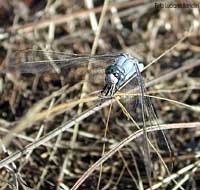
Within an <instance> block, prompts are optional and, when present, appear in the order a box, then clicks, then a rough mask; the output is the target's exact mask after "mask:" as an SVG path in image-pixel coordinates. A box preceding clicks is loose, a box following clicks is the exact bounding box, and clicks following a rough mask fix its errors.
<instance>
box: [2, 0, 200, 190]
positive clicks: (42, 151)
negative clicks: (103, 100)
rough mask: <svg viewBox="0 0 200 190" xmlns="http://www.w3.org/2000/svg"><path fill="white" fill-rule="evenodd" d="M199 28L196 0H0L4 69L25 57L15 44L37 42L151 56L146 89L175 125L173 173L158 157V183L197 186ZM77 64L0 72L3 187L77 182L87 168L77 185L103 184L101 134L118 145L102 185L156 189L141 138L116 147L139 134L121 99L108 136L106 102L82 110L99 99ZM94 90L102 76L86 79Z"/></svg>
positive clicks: (163, 119) (165, 120)
mask: <svg viewBox="0 0 200 190" xmlns="http://www.w3.org/2000/svg"><path fill="white" fill-rule="evenodd" d="M163 2H164V1H163ZM177 2H178V3H180V2H183V1H181V0H179V1H178V0H177V1H174V3H177ZM184 2H186V1H184ZM187 2H189V3H195V2H196V3H198V1H187ZM105 3H106V2H105ZM103 7H104V8H103ZM104 11H105V12H104ZM100 18H101V19H100ZM99 19H100V20H101V21H102V22H101V23H100V26H101V24H102V26H101V27H99V28H98V23H99ZM199 37H200V12H199V9H198V8H188V9H181V8H176V9H175V8H155V2H154V1H150V0H147V1H145V0H135V1H131V0H113V1H109V2H108V4H107V5H106V4H105V5H104V1H103V0H102V1H101V0H85V1H83V0H57V1H53V0H49V1H45V0H41V1H36V0H22V1H16V0H8V1H0V64H1V65H0V66H1V69H2V68H4V67H5V65H8V64H12V61H16V60H18V53H15V52H16V50H20V49H30V48H31V49H40V50H54V51H59V52H66V53H78V54H104V53H118V52H127V53H129V54H130V55H132V56H135V57H137V58H138V59H140V60H142V61H143V62H144V64H145V65H147V64H149V63H152V62H153V64H152V65H151V66H149V67H148V68H147V69H146V70H145V71H144V72H143V73H142V75H143V77H144V80H145V82H146V85H147V86H148V90H147V92H148V93H151V95H154V96H157V97H160V98H163V99H158V98H157V99H154V100H153V102H154V107H155V109H156V112H157V115H158V119H159V123H160V124H165V125H163V126H164V128H168V130H166V134H167V136H168V140H169V143H170V145H171V149H172V152H173V159H172V160H171V159H170V158H169V157H168V156H167V155H164V154H163V155H162V156H163V159H164V160H165V162H166V163H167V164H171V163H173V168H172V169H171V170H170V174H169V173H167V172H166V169H165V168H163V167H162V164H160V163H159V162H158V160H157V159H155V160H152V162H153V176H152V189H173V190H175V189H192V190H195V189H196V190H198V189H200V171H199V167H200V162H199V157H200V142H199V141H200V131H199V126H200V122H199V114H200V105H199V101H200V97H199V92H200V91H199V88H200V78H199V74H200V56H199V52H200V38H199ZM95 43H96V44H95ZM161 55H162V56H161ZM36 56H37V55H36ZM80 73H81V74H82V76H79V75H77V73H76V72H73V71H72V72H69V70H64V69H63V72H62V74H60V75H58V74H50V73H44V74H41V75H40V74H38V75H28V74H24V75H23V74H19V73H7V74H0V136H1V139H2V141H3V143H4V144H5V146H6V150H7V152H5V150H2V148H1V162H0V167H1V171H0V172H1V173H0V187H1V189H17V188H18V187H17V186H18V185H19V189H26V186H28V187H31V188H32V189H71V188H72V187H73V186H74V185H75V183H76V182H77V181H78V179H81V176H82V175H83V174H84V173H85V172H86V171H87V170H88V169H91V170H92V169H94V170H92V172H91V173H90V175H89V176H88V177H87V179H84V180H83V181H82V183H80V181H79V182H78V184H79V185H80V187H78V186H74V188H73V189H76V188H78V189H82V190H83V189H98V187H97V186H98V185H97V184H98V179H99V172H100V165H96V166H95V165H93V164H94V163H95V162H96V161H98V160H99V159H100V158H101V155H102V147H103V144H104V143H105V144H106V148H105V152H108V151H109V150H113V152H114V154H113V155H110V156H109V154H108V157H107V158H105V157H104V158H105V162H104V164H103V170H102V176H101V180H100V181H101V183H100V188H99V189H104V190H105V189H148V188H149V183H148V181H147V176H146V174H145V168H144V164H143V160H142V159H141V157H140V156H139V148H138V147H137V148H135V146H136V145H135V144H134V140H133V141H131V142H129V143H128V144H127V145H126V146H124V147H121V148H120V149H119V150H118V149H117V148H116V147H115V145H117V143H120V142H122V141H123V139H125V138H126V137H128V136H129V135H131V134H132V133H133V131H132V128H131V127H132V126H131V125H130V121H128V120H127V119H126V117H125V116H124V115H123V114H122V111H121V110H120V108H119V107H117V106H113V109H112V111H111V114H110V117H109V125H108V128H109V130H108V132H107V135H106V138H104V133H105V126H106V121H107V118H108V115H109V106H107V107H104V108H102V109H101V110H100V111H98V112H96V113H91V114H89V115H88V116H86V117H85V118H82V119H80V117H79V116H81V115H83V113H84V111H85V110H87V109H89V108H90V107H91V106H93V105H95V100H93V99H90V98H88V99H87V97H89V95H88V94H89V93H86V95H85V96H84V97H86V98H85V99H83V91H84V90H85V89H83V82H82V80H80V79H84V78H83V77H85V74H86V73H83V72H80V71H79V74H80ZM92 82H94V81H92ZM95 89H100V87H99V86H98V84H95V83H92V84H88V85H86V92H88V91H89V92H92V91H93V90H95ZM82 102H86V103H85V104H83V105H82ZM81 105H82V106H81ZM76 117H79V119H80V122H79V124H77V123H76V122H75V123H72V122H71V125H72V126H71V127H66V128H67V130H66V131H65V132H63V133H61V130H62V129H63V128H64V127H65V126H66V125H67V124H69V123H70V122H69V121H72V120H73V118H76ZM74 126H75V127H74ZM161 126H162V125H161ZM66 128H65V129H66ZM55 129H59V130H57V131H55ZM53 130H54V131H53ZM52 131H53V133H50V132H52ZM49 133H50V134H49ZM52 136H54V138H52ZM43 137H45V138H43ZM48 137H49V139H48ZM139 138H140V137H138V139H139ZM41 140H44V141H41ZM138 142H139V144H141V143H142V142H141V141H139V140H138ZM39 145H40V146H39ZM25 147H26V148H25ZM34 147H35V148H34ZM114 147H115V148H114ZM17 151H18V152H17ZM20 151H21V152H20ZM22 154H23V155H22ZM12 161H14V163H15V166H16V169H15V170H14V169H13V167H15V166H12V165H11V162H12ZM8 163H9V165H7V164H8ZM98 163H101V162H98ZM9 168H10V169H9ZM137 169H138V170H139V174H138V171H137ZM86 174H88V172H87V173H86ZM173 180H175V181H176V182H174V181H173ZM23 181H25V182H23ZM160 182H162V183H160ZM24 183H26V185H25V184H24ZM76 185H77V184H76Z"/></svg>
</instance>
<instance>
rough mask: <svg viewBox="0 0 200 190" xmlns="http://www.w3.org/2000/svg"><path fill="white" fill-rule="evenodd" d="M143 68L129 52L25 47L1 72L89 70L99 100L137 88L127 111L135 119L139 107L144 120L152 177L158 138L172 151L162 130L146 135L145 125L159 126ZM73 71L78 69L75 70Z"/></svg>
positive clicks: (147, 162) (148, 169)
mask: <svg viewBox="0 0 200 190" xmlns="http://www.w3.org/2000/svg"><path fill="white" fill-rule="evenodd" d="M88 64H90V65H91V67H90V68H88ZM143 69H144V64H143V63H141V62H140V61H139V60H138V59H136V58H134V57H131V56H130V55H128V54H126V53H118V54H103V55H93V56H91V55H79V54H66V53H62V52H46V51H40V50H26V51H19V52H17V54H16V56H14V58H13V59H12V60H10V64H8V65H7V66H6V67H5V68H4V69H2V70H1V71H0V73H7V72H19V73H32V74H36V75H40V74H41V73H45V72H47V73H49V72H52V73H58V74H59V73H62V72H64V71H67V74H69V73H70V72H72V73H73V74H74V75H69V76H72V77H74V78H78V79H80V78H79V76H80V75H81V76H84V75H85V73H86V72H89V76H90V77H89V79H88V80H89V81H90V82H91V83H94V84H95V85H93V86H95V87H98V88H99V89H100V91H98V92H99V94H100V95H99V100H100V101H99V102H101V101H102V99H104V98H112V97H114V96H115V95H116V94H117V93H118V92H119V91H120V90H122V89H123V88H124V89H125V90H133V89H134V88H137V89H138V91H139V93H138V94H139V95H138V96H137V97H129V98H126V100H125V102H126V103H125V105H126V106H125V107H126V108H127V111H128V113H130V117H133V119H134V117H135V116H136V113H137V112H136V111H135V109H137V110H138V109H139V113H138V114H140V117H137V122H139V123H142V128H143V132H144V135H143V139H144V141H143V142H142V146H141V147H143V148H142V149H143V157H144V158H143V159H144V163H145V166H146V173H147V176H149V177H150V176H151V173H152V169H151V168H152V164H151V157H152V156H151V152H154V153H155V149H156V148H157V149H159V148H158V145H157V142H158V141H159V144H165V145H164V146H159V147H160V149H161V151H164V152H167V153H168V154H170V152H171V150H170V147H169V143H168V141H167V138H166V136H165V134H164V132H163V131H162V132H161V133H159V136H158V137H157V136H156V137H155V135H152V134H150V135H149V134H147V131H146V127H147V126H151V125H158V126H159V122H158V120H157V117H156V113H155V111H154V108H153V105H152V102H151V99H150V98H149V97H148V96H146V89H145V84H144V80H143V78H142V75H141V72H142V70H143ZM73 70H75V71H76V72H73ZM68 78H70V77H68ZM126 87H127V88H126ZM125 94H126V92H125ZM134 99H138V102H139V106H137V107H134V101H135V100H134ZM138 118H139V119H138ZM151 139H153V140H151ZM155 142H156V143H155ZM163 142H164V143H163ZM153 144H154V145H155V146H156V147H155V146H154V145H153ZM152 146H153V147H152ZM158 152H159V151H156V154H158ZM159 154H160V153H159ZM159 157H160V156H159Z"/></svg>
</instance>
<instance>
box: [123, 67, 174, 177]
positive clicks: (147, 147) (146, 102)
mask: <svg viewBox="0 0 200 190" xmlns="http://www.w3.org/2000/svg"><path fill="white" fill-rule="evenodd" d="M135 68H136V71H137V72H136V75H135V77H133V79H132V80H130V81H129V84H128V85H127V87H126V88H125V90H126V91H128V92H129V94H128V93H127V92H126V94H127V95H128V96H127V97H126V99H125V106H126V109H127V111H128V114H130V117H131V118H132V119H133V124H134V125H135V123H134V122H136V125H138V127H142V128H143V138H142V140H141V139H140V140H139V141H138V143H140V145H142V146H140V147H142V151H141V153H142V154H141V156H142V157H143V158H144V164H145V168H146V173H147V177H148V179H149V181H151V176H152V174H153V171H154V170H153V169H152V167H153V165H152V158H154V159H155V158H156V157H157V158H158V160H160V161H161V162H162V164H164V165H165V163H163V162H164V161H163V159H162V155H163V154H164V153H167V155H169V156H170V155H171V149H170V146H169V143H168V141H167V137H166V134H165V133H164V131H162V130H161V129H160V126H159V122H158V119H157V116H156V113H155V110H154V107H153V104H152V101H151V99H150V98H149V97H148V96H147V94H146V89H145V84H144V80H143V78H142V76H141V73H140V71H139V68H138V66H137V64H135ZM131 89H132V90H133V89H137V90H138V91H137V92H136V93H133V91H130V90H131ZM134 92H135V91H134ZM138 92H139V93H138ZM137 93H138V95H137ZM134 94H135V95H134ZM155 126H156V127H158V128H159V130H158V131H156V132H153V130H152V132H149V130H148V132H147V127H148V128H151V127H152V129H153V127H155ZM165 167H166V165H165ZM166 169H167V170H168V168H166Z"/></svg>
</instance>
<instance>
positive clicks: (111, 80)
mask: <svg viewBox="0 0 200 190" xmlns="http://www.w3.org/2000/svg"><path fill="white" fill-rule="evenodd" d="M105 74H106V77H105V81H106V83H107V84H110V85H111V84H117V83H118V81H119V80H120V79H121V78H123V72H122V71H121V70H120V68H119V67H118V66H116V65H109V66H108V67H107V68H106V70H105Z"/></svg>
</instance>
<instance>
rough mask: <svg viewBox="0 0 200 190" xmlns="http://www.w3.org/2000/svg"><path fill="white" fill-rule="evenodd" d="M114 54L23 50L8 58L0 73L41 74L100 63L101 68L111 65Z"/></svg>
mask: <svg viewBox="0 0 200 190" xmlns="http://www.w3.org/2000/svg"><path fill="white" fill-rule="evenodd" d="M116 56H117V55H116V54H115V55H112V54H108V55H95V56H90V55H78V54H65V53H62V52H46V51H39V50H25V51H16V52H15V53H13V54H12V55H11V57H10V58H9V64H8V65H7V66H6V67H5V68H4V69H3V70H2V71H1V73H2V72H3V73H5V72H19V73H33V74H37V73H42V72H47V71H48V72H49V71H50V72H57V73H59V72H60V70H61V69H62V68H71V67H78V66H79V65H82V64H83V65H86V64H88V62H90V63H91V64H94V68H95V67H96V66H95V63H98V65H99V63H101V67H105V65H107V64H109V63H111V62H112V61H113V60H114V59H115V58H116Z"/></svg>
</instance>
